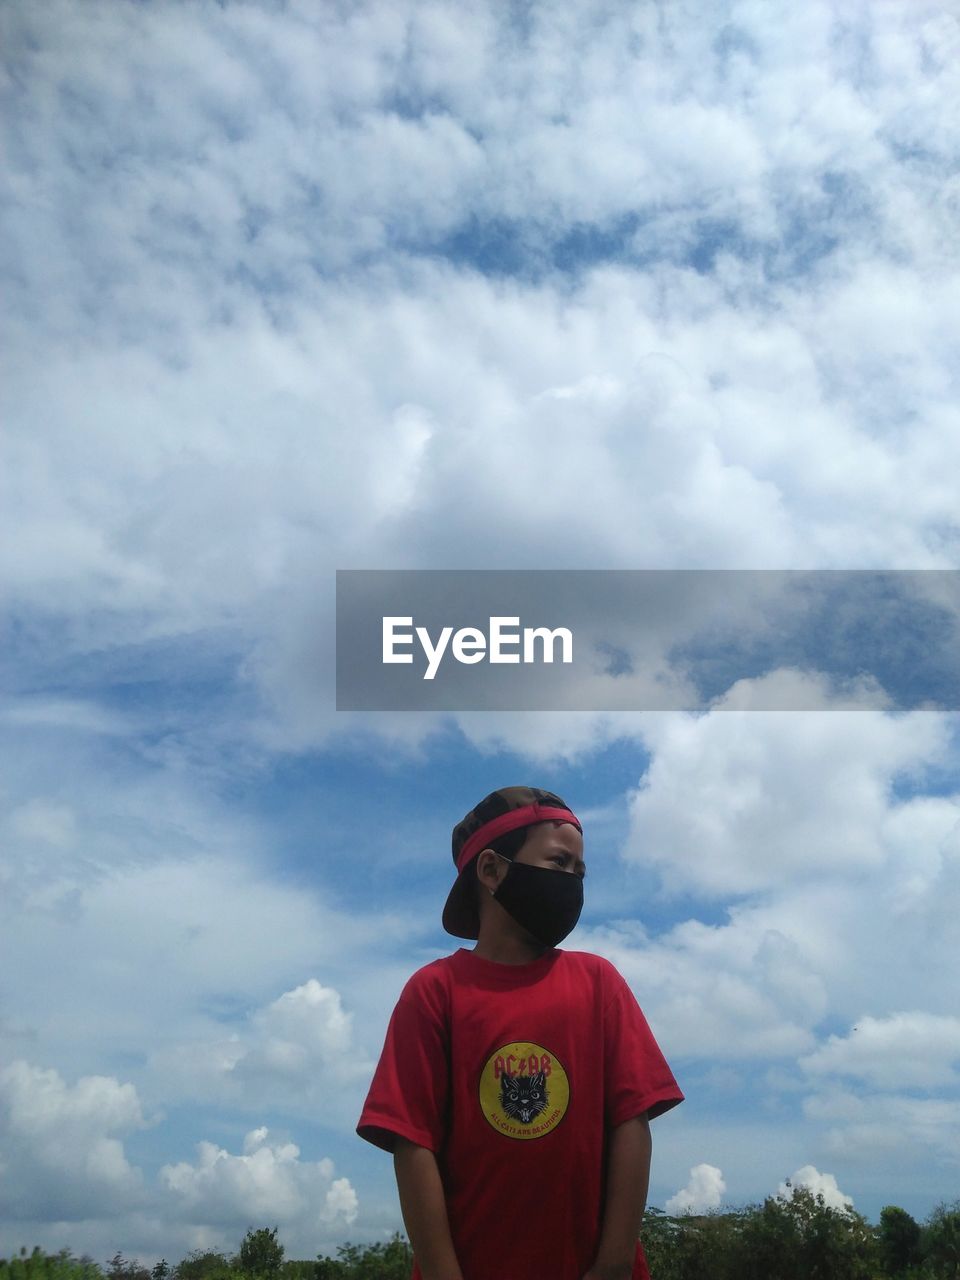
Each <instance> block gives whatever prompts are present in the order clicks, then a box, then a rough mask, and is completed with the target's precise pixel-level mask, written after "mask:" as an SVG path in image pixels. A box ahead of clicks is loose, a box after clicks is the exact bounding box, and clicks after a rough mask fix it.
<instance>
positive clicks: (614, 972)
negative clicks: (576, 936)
mask: <svg viewBox="0 0 960 1280" xmlns="http://www.w3.org/2000/svg"><path fill="white" fill-rule="evenodd" d="M535 964H536V966H537V968H538V970H542V973H543V976H546V975H547V974H548V973H550V972H553V973H558V974H559V973H564V974H566V975H569V976H572V977H573V978H574V980H581V981H590V982H592V983H594V984H596V985H598V986H603V987H609V986H611V985H614V986H616V985H620V984H624V983H625V979H624V977H623V975H622V974H621V973H620V971H619V969H617V967H616V965H614V964H612V963H611V961H609V960H607V959H606V957H604V956H598V955H596V954H595V953H594V952H592V951H567V950H559V949H557V950H554V951H551V952H548V953H547V954H546V955H545V956H543V957H542V958H541V960H540V961H537V962H535ZM531 968H532V966H521V967H519V968H514V966H512V965H500V964H494V963H493V962H492V961H489V960H481V959H480V958H479V957H477V956H475V955H474V953H473V952H472V951H467V950H465V949H464V948H460V950H458V951H454V952H453V953H452V954H451V955H447V956H441V957H439V958H438V959H436V960H431V961H429V962H428V963H427V964H425V965H422V966H421V967H420V968H419V969H417V970H415V971H414V972H413V973H412V974H411V975H410V977H409V978H408V979H407V982H406V985H405V986H404V988H403V991H402V993H401V998H403V997H404V996H406V997H408V998H423V997H424V996H430V995H434V996H439V995H440V994H441V993H447V992H449V991H450V990H451V988H453V987H456V986H458V985H461V984H463V983H470V982H472V981H474V980H477V979H480V980H484V979H486V980H487V981H489V980H491V979H497V980H499V981H498V985H499V984H500V983H502V984H504V985H512V983H513V981H514V980H515V979H520V980H526V979H527V978H528V976H529V974H528V973H523V972H521V969H524V970H528V971H529V970H530V969H531Z"/></svg>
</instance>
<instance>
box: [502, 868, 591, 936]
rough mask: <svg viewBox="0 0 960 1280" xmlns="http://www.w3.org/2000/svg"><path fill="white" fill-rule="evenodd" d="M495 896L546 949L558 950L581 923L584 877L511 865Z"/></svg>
mask: <svg viewBox="0 0 960 1280" xmlns="http://www.w3.org/2000/svg"><path fill="white" fill-rule="evenodd" d="M497 856H498V857H502V856H503V855H502V854H498V855H497ZM505 861H507V862H510V859H509V858H507V859H505ZM493 896H494V898H496V900H497V902H499V903H500V905H501V907H503V909H504V911H506V913H507V915H509V916H512V917H513V919H514V920H516V922H517V924H519V925H521V926H522V927H523V928H524V929H526V931H527V932H528V933H531V934H533V936H534V937H535V938H536V939H537V941H538V942H542V943H543V945H544V946H545V947H555V946H556V945H557V943H558V942H561V941H562V940H563V939H564V938H565V937H566V936H567V934H568V933H570V932H571V931H572V929H573V927H574V925H575V924H576V923H577V921H578V920H579V919H580V912H581V911H582V910H583V876H578V875H574V874H573V873H572V872H569V871H559V870H557V871H553V870H551V868H550V867H533V866H531V865H530V864H529V863H527V862H510V866H509V868H508V869H507V874H506V875H505V876H504V877H503V880H502V881H501V882H500V885H499V887H498V888H497V889H496V890H495V891H494V894H493Z"/></svg>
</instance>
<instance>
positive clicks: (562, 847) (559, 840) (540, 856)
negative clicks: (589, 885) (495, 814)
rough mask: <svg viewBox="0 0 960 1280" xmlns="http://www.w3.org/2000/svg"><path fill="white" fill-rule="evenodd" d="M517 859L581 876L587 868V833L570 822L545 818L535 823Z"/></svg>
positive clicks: (515, 859)
mask: <svg viewBox="0 0 960 1280" xmlns="http://www.w3.org/2000/svg"><path fill="white" fill-rule="evenodd" d="M514 861H515V862H527V863H529V864H530V865H531V866H534V867H548V868H552V869H553V870H555V871H567V872H569V873H570V874H571V875H578V876H583V875H585V874H586V870H587V866H586V863H585V862H584V860H583V836H582V835H581V834H580V832H579V831H578V830H577V828H576V827H575V826H573V824H572V823H570V822H564V823H561V824H560V826H557V827H555V826H554V825H553V823H552V822H543V823H540V824H539V825H538V826H536V827H534V828H533V829H532V830H531V831H530V833H529V834H528V835H527V838H526V840H525V841H524V843H523V846H522V848H521V849H520V852H519V853H518V854H517V855H516V857H515V858H514Z"/></svg>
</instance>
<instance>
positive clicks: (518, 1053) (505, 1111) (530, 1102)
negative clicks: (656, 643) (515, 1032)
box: [480, 1040, 570, 1141]
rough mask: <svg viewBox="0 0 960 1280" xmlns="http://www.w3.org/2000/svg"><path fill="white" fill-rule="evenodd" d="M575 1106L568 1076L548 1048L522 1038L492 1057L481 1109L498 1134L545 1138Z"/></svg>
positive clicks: (486, 1069)
mask: <svg viewBox="0 0 960 1280" xmlns="http://www.w3.org/2000/svg"><path fill="white" fill-rule="evenodd" d="M569 1102H570V1082H569V1081H568V1080H567V1073H566V1072H565V1071H564V1069H563V1067H562V1066H561V1064H560V1063H559V1062H558V1061H557V1059H556V1058H555V1057H554V1055H553V1054H552V1053H551V1052H550V1051H549V1049H544V1047H543V1045H540V1044H531V1043H530V1042H529V1041H527V1040H519V1041H516V1042H515V1043H514V1044H505V1045H503V1046H502V1047H501V1048H499V1049H497V1050H496V1051H495V1052H494V1053H492V1054H491V1055H490V1057H489V1058H488V1059H487V1063H486V1066H485V1067H484V1068H483V1071H482V1072H481V1075H480V1106H481V1108H482V1110H483V1114H484V1115H485V1116H486V1118H487V1120H488V1121H489V1122H490V1124H492V1125H493V1127H494V1129H496V1131H497V1133H502V1134H504V1135H505V1136H506V1137H508V1138H519V1139H520V1140H521V1141H523V1140H526V1139H529V1138H543V1137H544V1136H545V1135H546V1134H548V1133H550V1132H551V1130H553V1129H555V1128H556V1127H557V1125H558V1124H559V1123H560V1121H561V1120H562V1119H563V1117H564V1115H565V1114H566V1111H567V1106H568V1105H569Z"/></svg>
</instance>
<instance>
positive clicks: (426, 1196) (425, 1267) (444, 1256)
mask: <svg viewBox="0 0 960 1280" xmlns="http://www.w3.org/2000/svg"><path fill="white" fill-rule="evenodd" d="M393 1167H394V1171H395V1172H396V1175H397V1190H398V1191H399V1193H400V1212H401V1213H402V1214H403V1222H404V1226H405V1227H406V1228H407V1235H408V1236H409V1237H410V1244H411V1245H412V1247H413V1253H414V1256H415V1257H416V1259H417V1262H418V1264H419V1266H420V1271H421V1273H422V1275H423V1280H463V1272H462V1271H461V1270H460V1264H459V1263H458V1262H457V1255H456V1254H455V1253H454V1251H453V1240H452V1239H451V1238H450V1223H449V1220H448V1218H447V1202H446V1199H445V1197H444V1194H443V1183H442V1182H441V1181H440V1170H439V1168H438V1166H437V1157H436V1156H435V1155H434V1154H433V1152H432V1151H431V1150H430V1149H429V1148H428V1147H418V1146H417V1144H416V1143H414V1142H408V1141H407V1139H406V1138H400V1137H398V1138H397V1140H396V1143H395V1145H394V1148H393Z"/></svg>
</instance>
